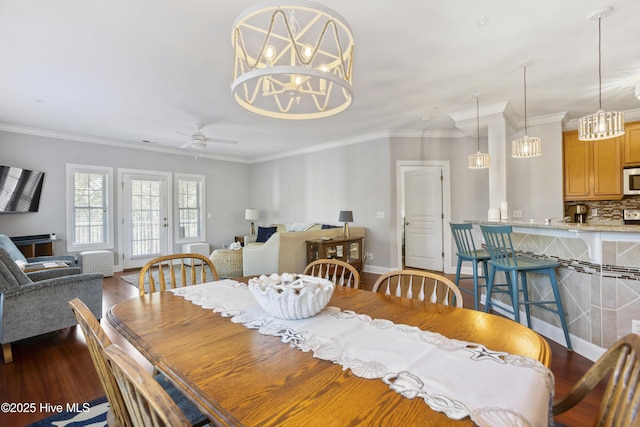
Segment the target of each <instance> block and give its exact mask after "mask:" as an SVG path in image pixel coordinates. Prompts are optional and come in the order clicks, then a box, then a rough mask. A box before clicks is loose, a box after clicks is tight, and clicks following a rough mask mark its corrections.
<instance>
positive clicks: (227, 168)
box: [0, 123, 562, 272]
mask: <svg viewBox="0 0 640 427" xmlns="http://www.w3.org/2000/svg"><path fill="white" fill-rule="evenodd" d="M529 133H530V135H532V136H533V135H535V136H539V137H541V138H542V139H543V155H542V157H539V158H535V159H527V160H522V159H512V158H511V156H510V154H509V155H508V156H507V165H506V169H507V172H506V176H505V177H504V179H505V180H507V184H508V187H507V188H508V202H509V207H510V210H513V209H520V210H522V211H523V220H525V221H526V220H528V219H529V218H535V219H537V220H542V219H543V218H545V217H555V216H561V215H562V128H561V126H560V124H559V123H555V124H546V125H538V126H531V127H530V130H529ZM521 134H522V132H520V134H514V135H507V141H511V140H512V139H513V138H515V137H519V136H521ZM480 145H481V149H482V150H486V147H487V141H486V139H481V144H480ZM507 149H509V150H510V147H505V150H507ZM475 150H476V138H475V137H472V136H469V137H464V138H406V137H403V138H398V137H392V138H380V139H376V140H372V141H366V142H361V143H357V144H351V145H345V146H342V147H336V148H330V149H327V150H322V151H313V152H309V153H305V154H299V155H295V156H290V157H285V158H281V159H277V160H270V161H264V162H259V163H255V164H252V165H246V164H241V163H234V162H225V161H217V160H211V159H198V160H194V158H193V157H191V156H180V155H171V154H162V153H154V152H150V151H141V150H132V149H126V148H119V147H113V146H105V145H97V144H88V143H83V142H73V141H63V140H55V139H49V138H43V137H36V136H26V135H20V134H13V133H7V132H0V163H1V164H8V165H12V166H19V167H23V168H28V169H35V170H41V171H44V172H46V173H47V175H46V177H45V184H44V191H43V197H42V201H41V205H40V212H38V213H32V214H19V215H0V232H2V233H5V234H8V235H10V236H15V235H25V234H41V233H50V232H55V233H57V234H58V236H59V237H61V238H62V239H64V234H65V213H66V207H65V201H64V198H65V165H66V164H67V163H78V164H89V165H97V166H112V167H114V173H117V168H130V169H143V170H155V171H167V172H183V173H193V174H202V175H205V176H206V192H207V212H208V213H211V219H208V220H207V241H208V243H209V244H211V245H213V247H214V248H215V247H221V246H222V245H223V244H225V243H229V242H231V241H232V240H233V236H234V235H245V234H247V232H248V229H249V224H248V223H247V222H246V221H245V220H244V209H246V208H249V207H252V208H255V209H258V210H259V211H260V219H259V220H258V221H257V223H256V225H257V226H258V225H260V226H267V225H270V224H272V223H284V222H319V223H329V224H336V225H339V222H338V212H339V211H341V210H352V211H353V215H354V222H353V224H352V226H363V227H367V229H368V231H367V239H366V242H365V251H366V252H370V253H372V254H373V255H374V258H373V260H369V261H366V262H365V268H366V269H367V270H368V271H374V272H379V271H384V270H388V269H390V268H396V267H398V265H397V254H398V239H397V235H398V233H397V230H396V228H397V214H396V211H397V205H398V203H399V199H398V197H397V194H396V193H397V189H396V186H397V183H396V162H397V161H399V160H403V161H406V160H412V161H420V160H431V161H433V160H435V161H449V163H450V171H451V175H450V178H451V182H450V186H451V220H452V221H461V220H465V219H484V218H486V216H487V210H488V209H489V194H488V188H489V174H488V173H487V170H469V169H467V156H468V155H469V154H471V153H472V152H474V151H475ZM378 212H383V213H384V218H377V214H378ZM452 247H454V246H453V245H452ZM65 248H66V246H65V245H64V243H58V244H57V246H56V253H64V252H65ZM176 250H179V248H176ZM452 260H453V262H455V256H453V257H452ZM449 268H450V267H449Z"/></svg>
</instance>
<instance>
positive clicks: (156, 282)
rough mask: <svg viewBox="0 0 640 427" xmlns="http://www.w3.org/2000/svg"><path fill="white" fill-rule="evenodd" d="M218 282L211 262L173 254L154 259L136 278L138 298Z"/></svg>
mask: <svg viewBox="0 0 640 427" xmlns="http://www.w3.org/2000/svg"><path fill="white" fill-rule="evenodd" d="M214 280H218V272H217V271H216V267H215V266H214V265H213V262H212V261H211V260H210V259H209V258H208V257H207V256H205V255H201V254H173V255H164V256H160V257H158V258H154V259H152V260H151V261H149V262H148V263H146V264H145V266H144V267H142V270H140V276H139V277H138V288H139V290H140V296H143V295H144V294H147V293H154V292H161V291H166V290H167V289H174V288H180V287H183V286H188V285H196V284H198V283H205V282H211V281H214Z"/></svg>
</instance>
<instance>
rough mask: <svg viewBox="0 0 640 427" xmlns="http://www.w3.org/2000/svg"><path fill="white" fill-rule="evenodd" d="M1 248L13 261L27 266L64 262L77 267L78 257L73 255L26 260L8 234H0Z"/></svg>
mask: <svg viewBox="0 0 640 427" xmlns="http://www.w3.org/2000/svg"><path fill="white" fill-rule="evenodd" d="M0 247H1V248H4V249H5V250H6V251H7V252H8V253H9V256H10V257H11V259H13V260H14V261H22V262H24V263H25V264H29V263H34V262H47V261H62V262H65V263H66V264H68V265H69V266H71V267H75V265H76V257H74V256H72V255H52V256H38V257H33V258H26V257H25V256H24V255H23V254H22V252H20V249H18V247H17V246H16V245H15V243H13V240H11V238H10V237H9V236H7V235H6V234H0Z"/></svg>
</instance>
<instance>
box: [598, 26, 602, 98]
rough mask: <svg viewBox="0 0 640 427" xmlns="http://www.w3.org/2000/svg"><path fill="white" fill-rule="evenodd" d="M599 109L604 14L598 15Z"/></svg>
mask: <svg viewBox="0 0 640 427" xmlns="http://www.w3.org/2000/svg"><path fill="white" fill-rule="evenodd" d="M598 109H599V110H602V16H599V17H598Z"/></svg>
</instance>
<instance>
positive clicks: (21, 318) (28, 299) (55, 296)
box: [0, 247, 103, 363]
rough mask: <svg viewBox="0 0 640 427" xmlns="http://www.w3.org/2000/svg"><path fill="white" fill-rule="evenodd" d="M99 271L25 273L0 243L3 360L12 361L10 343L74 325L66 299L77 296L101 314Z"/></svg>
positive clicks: (98, 316)
mask: <svg viewBox="0 0 640 427" xmlns="http://www.w3.org/2000/svg"><path fill="white" fill-rule="evenodd" d="M102 278H103V276H102V274H81V273H80V269H79V268H77V267H72V268H56V269H51V270H43V271H38V272H35V273H32V274H31V275H29V276H27V275H26V274H25V273H24V272H23V271H22V270H21V269H20V267H19V266H18V264H16V262H15V260H14V259H13V258H12V256H11V255H10V254H9V252H7V251H6V250H5V249H4V248H2V247H0V344H2V350H3V356H4V361H5V363H9V362H11V361H13V356H12V352H11V343H12V342H14V341H18V340H21V339H25V338H30V337H34V336H36V335H40V334H44V333H47V332H53V331H57V330H58V329H63V328H67V327H69V326H73V325H75V324H76V323H77V322H76V318H75V317H74V315H73V313H72V312H71V310H69V305H68V302H69V301H70V300H72V299H74V298H80V299H81V300H82V301H83V302H84V303H85V304H86V305H87V306H88V307H89V309H90V310H91V312H92V313H93V314H94V315H95V316H96V317H97V318H101V317H102Z"/></svg>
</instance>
